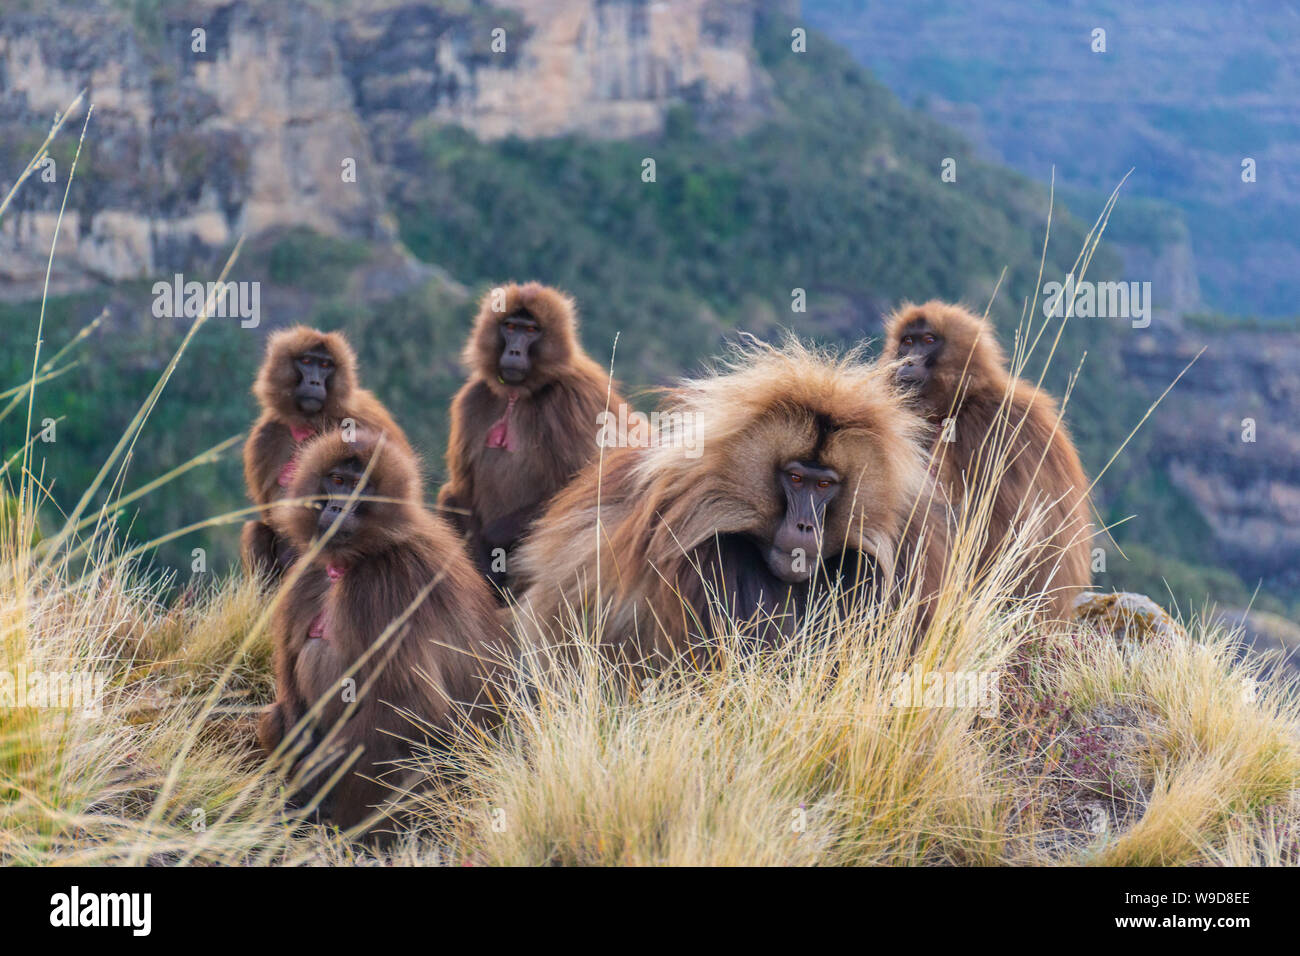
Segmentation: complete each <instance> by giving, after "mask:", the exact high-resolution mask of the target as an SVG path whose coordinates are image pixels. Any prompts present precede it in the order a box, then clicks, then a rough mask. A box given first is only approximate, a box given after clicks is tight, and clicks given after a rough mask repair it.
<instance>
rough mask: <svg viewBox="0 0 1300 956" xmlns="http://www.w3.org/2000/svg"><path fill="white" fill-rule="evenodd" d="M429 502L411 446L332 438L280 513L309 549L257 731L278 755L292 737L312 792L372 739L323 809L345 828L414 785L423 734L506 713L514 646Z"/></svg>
mask: <svg viewBox="0 0 1300 956" xmlns="http://www.w3.org/2000/svg"><path fill="white" fill-rule="evenodd" d="M308 498H314V499H315V502H316V503H315V505H314V506H311V505H306V504H303V503H301V502H302V501H303V500H305V499H308ZM422 498H423V495H422V492H421V485H420V481H419V477H418V475H417V473H416V466H415V461H414V459H413V458H412V457H411V454H410V453H409V452H408V451H407V450H406V449H405V448H404V447H403V446H402V445H400V444H398V443H396V442H393V443H391V444H390V443H388V442H387V440H383V441H381V440H380V437H379V436H378V435H376V434H375V433H373V432H367V431H361V432H358V434H357V436H356V440H355V441H354V442H348V441H347V440H346V438H345V436H344V435H343V433H342V432H341V431H334V432H330V433H327V434H325V435H322V436H320V437H318V438H316V439H314V440H313V441H312V442H311V443H310V444H308V446H307V447H306V448H305V449H304V450H303V453H302V458H301V461H300V463H299V466H298V469H297V474H296V475H295V476H294V480H293V482H292V484H291V486H290V488H289V497H288V498H286V500H284V501H281V502H279V503H278V504H277V505H276V506H275V508H274V510H273V514H272V520H273V521H274V522H275V524H276V527H277V529H278V530H279V531H281V532H282V533H283V534H284V535H285V536H286V537H287V538H288V540H289V542H290V543H291V544H292V545H293V547H294V548H295V549H296V550H297V551H298V552H299V553H300V554H301V555H302V557H301V558H299V563H298V564H297V565H295V567H294V569H293V571H292V572H291V573H290V575H289V583H288V584H287V586H286V587H285V588H284V589H283V590H282V592H281V594H280V596H279V604H278V606H277V608H276V611H275V615H274V621H273V631H272V633H273V637H274V641H275V682H276V699H275V703H274V704H273V705H271V707H270V708H269V709H268V710H267V711H266V712H265V713H264V714H263V716H262V719H261V724H260V727H259V737H260V741H261V744H262V746H263V748H264V749H265V750H266V751H267V752H268V753H272V752H274V751H275V750H276V748H278V747H280V746H281V744H282V743H283V744H284V748H283V753H285V754H287V755H288V762H289V767H290V770H291V774H290V778H291V781H293V782H294V784H295V786H296V787H297V789H298V794H297V799H299V800H302V801H306V800H308V799H310V798H311V797H312V795H313V794H315V793H317V792H318V791H319V788H320V787H321V786H322V784H323V783H325V781H327V780H328V779H329V778H330V777H331V775H332V774H333V773H334V772H335V770H336V769H337V768H338V767H339V761H341V760H347V759H350V758H351V756H352V755H353V752H354V751H355V750H357V748H360V757H359V759H357V760H356V762H355V763H354V764H353V765H352V766H351V769H350V770H349V771H348V772H347V773H345V774H344V775H343V776H342V778H341V779H339V780H338V782H337V783H335V784H334V785H333V787H332V789H330V791H329V792H328V793H327V794H326V795H325V797H324V800H323V802H322V803H321V804H320V812H321V814H322V815H323V816H324V817H325V819H327V820H329V821H331V822H334V823H336V824H338V825H339V826H341V827H345V828H350V827H355V826H357V825H358V824H360V823H362V822H363V821H365V820H366V819H367V818H368V817H370V816H371V815H372V814H374V813H375V812H376V808H378V807H382V806H385V805H386V804H387V802H388V800H389V798H390V797H391V795H392V792H393V790H392V788H394V787H396V788H399V789H409V788H410V787H412V786H413V785H414V784H415V783H416V782H417V781H414V780H412V779H411V777H412V774H411V772H410V771H405V772H403V771H402V770H399V769H398V768H395V767H394V766H393V761H396V760H400V759H402V758H409V757H411V756H412V753H413V750H414V746H413V742H414V743H416V744H428V745H429V746H436V745H438V744H439V742H440V735H441V734H442V733H444V732H446V731H450V730H451V729H453V727H455V726H456V725H458V724H460V723H461V722H464V721H469V722H473V723H475V724H479V725H483V724H487V723H489V722H491V721H493V720H494V719H495V713H496V711H495V709H494V706H495V705H494V700H493V691H494V686H493V682H494V680H495V679H496V677H497V676H498V675H500V674H501V673H502V668H503V661H504V660H505V658H504V656H503V655H505V654H506V653H507V645H508V643H509V642H508V639H507V636H506V634H505V632H504V631H503V630H502V629H501V627H500V626H499V625H498V624H497V622H496V613H497V605H496V602H495V601H494V600H493V597H492V595H491V593H490V592H489V589H488V585H487V583H486V582H485V581H484V580H483V579H482V577H481V576H480V575H479V574H478V572H477V571H476V570H475V569H474V567H473V566H472V565H471V564H470V562H469V560H468V558H467V557H466V555H465V551H464V547H463V545H462V543H461V541H460V539H459V538H457V536H456V535H455V533H454V532H453V531H452V530H451V529H450V528H449V527H448V526H447V525H446V524H445V523H444V522H443V521H442V519H441V518H438V517H436V516H435V515H433V514H431V513H430V512H428V511H427V510H426V509H425V508H424V506H423V505H422V504H421V501H422ZM313 551H314V553H313ZM300 725H301V726H300ZM296 727H297V728H298V729H297V731H296V733H295V728H296ZM289 735H292V738H291V739H289V740H287V741H286V739H285V738H286V736H289Z"/></svg>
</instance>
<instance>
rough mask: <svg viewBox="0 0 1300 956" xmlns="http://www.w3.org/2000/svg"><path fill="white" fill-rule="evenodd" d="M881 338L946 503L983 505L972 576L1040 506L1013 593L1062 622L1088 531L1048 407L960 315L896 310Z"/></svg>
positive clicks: (1082, 581) (1072, 461)
mask: <svg viewBox="0 0 1300 956" xmlns="http://www.w3.org/2000/svg"><path fill="white" fill-rule="evenodd" d="M885 334H886V338H885V348H884V354H883V357H882V359H881V362H882V365H888V366H889V367H892V368H893V370H894V375H895V378H896V381H897V382H898V384H899V385H900V386H901V387H903V388H905V389H908V390H909V391H910V392H911V393H912V395H913V396H914V400H915V402H916V404H917V407H918V410H919V411H920V412H921V413H922V414H923V415H924V416H925V417H926V419H927V420H928V421H929V422H930V425H931V428H932V435H931V440H932V441H933V442H934V458H933V462H934V467H935V468H936V470H937V473H938V475H939V477H940V478H941V479H942V482H943V484H944V485H945V486H946V488H947V492H948V498H949V500H950V501H952V502H953V503H954V505H957V506H960V504H961V502H962V501H963V500H965V501H966V502H967V503H968V510H969V504H974V503H978V502H979V501H980V500H981V498H984V500H985V501H986V503H987V505H986V508H987V514H988V534H987V538H986V543H985V546H984V549H983V554H982V555H981V556H980V558H979V565H978V567H977V569H976V570H977V571H979V570H981V569H985V568H987V567H988V566H989V562H990V561H991V560H993V559H994V557H995V556H996V555H997V554H998V553H999V550H1000V549H1001V548H1003V546H1004V545H1003V542H1004V540H1005V539H1006V538H1007V535H1008V532H1012V531H1013V530H1014V529H1015V528H1016V526H1017V525H1018V524H1020V523H1023V522H1025V521H1026V519H1029V518H1030V517H1031V515H1033V513H1034V512H1035V509H1036V508H1037V507H1046V508H1047V511H1046V513H1045V514H1044V515H1043V522H1042V524H1040V525H1037V528H1038V530H1037V531H1034V532H1032V534H1033V536H1034V537H1036V538H1038V539H1039V540H1040V541H1041V545H1040V546H1036V547H1032V548H1031V549H1030V551H1031V553H1030V554H1029V555H1028V556H1027V558H1026V563H1025V565H1024V566H1023V567H1024V577H1023V580H1022V587H1021V593H1022V594H1025V595H1036V594H1047V595H1049V598H1050V605H1049V606H1050V613H1051V614H1052V616H1053V617H1056V618H1066V617H1068V615H1069V611H1070V606H1071V603H1072V601H1073V599H1074V597H1075V595H1077V594H1078V593H1079V591H1080V590H1082V589H1083V588H1086V587H1088V586H1089V585H1090V584H1091V580H1092V578H1091V571H1090V557H1089V556H1090V548H1091V544H1090V542H1091V539H1092V525H1091V522H1090V520H1089V504H1088V480H1087V478H1086V477H1084V473H1083V467H1082V465H1080V463H1079V455H1078V452H1076V451H1075V448H1074V443H1073V442H1071V441H1070V435H1069V432H1068V431H1067V430H1066V427H1065V422H1064V421H1062V419H1061V415H1060V412H1059V411H1058V409H1057V406H1056V402H1055V401H1053V400H1052V398H1051V396H1049V395H1047V394H1045V393H1044V392H1042V391H1040V390H1039V389H1037V388H1035V387H1034V386H1033V385H1032V384H1030V383H1028V382H1025V381H1022V380H1020V379H1014V380H1013V379H1012V378H1011V377H1010V376H1009V374H1008V372H1007V361H1006V358H1005V356H1004V355H1003V353H1002V349H1001V348H999V347H998V343H997V339H996V337H995V332H994V330H993V328H992V326H991V325H990V324H989V323H988V322H986V321H985V320H984V319H982V318H979V317H977V316H975V315H972V314H971V313H970V312H968V311H967V310H966V309H964V308H962V307H961V306H957V305H950V304H947V303H944V302H937V301H935V302H927V303H925V304H924V305H910V304H908V305H904V306H903V307H902V308H901V309H900V310H899V311H898V312H896V313H895V314H894V315H893V316H891V317H890V318H889V319H888V320H887V323H886V327H885ZM991 482H996V487H995V488H990V487H989V484H990V483H991ZM989 495H991V496H992V497H991V498H989V497H987V496H989ZM988 506H991V507H988ZM979 510H980V511H981V512H984V511H985V508H980V509H979Z"/></svg>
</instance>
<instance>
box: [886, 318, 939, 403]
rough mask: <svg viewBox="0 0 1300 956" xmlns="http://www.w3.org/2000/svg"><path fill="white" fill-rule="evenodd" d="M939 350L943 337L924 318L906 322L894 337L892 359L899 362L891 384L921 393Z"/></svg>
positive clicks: (932, 369)
mask: <svg viewBox="0 0 1300 956" xmlns="http://www.w3.org/2000/svg"><path fill="white" fill-rule="evenodd" d="M943 348H944V340H943V336H942V335H940V334H939V332H938V330H937V329H935V328H934V327H933V326H932V325H930V323H929V322H928V321H926V319H925V318H924V317H920V318H917V319H914V320H913V321H911V322H909V323H907V325H906V326H904V327H903V329H902V333H901V334H900V335H899V337H898V347H897V349H896V352H895V356H894V357H895V358H896V359H898V360H899V362H898V365H897V366H896V368H895V369H894V380H895V382H897V383H898V384H899V385H901V386H903V387H904V388H907V389H910V390H912V391H915V392H924V391H925V388H926V386H927V385H929V384H930V379H931V377H932V376H933V375H934V367H935V365H936V364H937V363H938V361H939V356H940V355H942V354H943Z"/></svg>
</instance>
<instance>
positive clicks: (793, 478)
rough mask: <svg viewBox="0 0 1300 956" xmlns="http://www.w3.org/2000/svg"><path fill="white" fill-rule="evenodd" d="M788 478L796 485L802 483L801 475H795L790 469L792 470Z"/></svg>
mask: <svg viewBox="0 0 1300 956" xmlns="http://www.w3.org/2000/svg"><path fill="white" fill-rule="evenodd" d="M790 480H791V481H792V482H794V483H795V484H796V485H798V484H802V483H803V475H796V474H795V473H794V472H793V471H792V472H790Z"/></svg>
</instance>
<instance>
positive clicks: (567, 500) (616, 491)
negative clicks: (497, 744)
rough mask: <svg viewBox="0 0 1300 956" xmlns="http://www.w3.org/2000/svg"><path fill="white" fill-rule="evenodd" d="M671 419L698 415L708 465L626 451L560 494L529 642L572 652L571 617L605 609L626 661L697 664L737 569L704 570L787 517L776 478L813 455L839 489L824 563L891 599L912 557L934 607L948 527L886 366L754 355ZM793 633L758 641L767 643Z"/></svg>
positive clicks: (676, 403)
mask: <svg viewBox="0 0 1300 956" xmlns="http://www.w3.org/2000/svg"><path fill="white" fill-rule="evenodd" d="M666 411H667V412H668V413H674V412H677V413H690V414H692V415H694V416H695V419H694V421H696V422H697V423H698V427H699V430H700V431H699V438H700V450H701V453H700V455H699V456H698V457H696V458H691V457H688V456H687V455H685V454H683V450H682V449H681V448H676V447H671V446H670V445H661V446H660V447H649V448H645V447H638V448H618V449H615V450H613V451H610V452H607V453H606V455H605V457H604V459H603V461H599V462H593V463H592V464H591V465H590V466H588V468H587V469H586V470H584V471H583V472H582V474H581V475H579V477H578V478H576V479H575V480H574V482H573V483H572V484H570V485H569V486H568V487H567V488H565V489H564V490H563V491H561V492H560V494H559V495H558V496H557V497H556V499H555V500H554V502H553V503H552V504H551V506H550V507H549V508H548V509H547V511H546V512H545V514H544V515H543V517H542V518H541V520H540V521H538V523H537V525H536V526H535V528H534V531H533V533H532V534H531V535H530V536H529V537H528V538H527V539H526V540H525V542H524V544H523V545H522V546H521V548H520V550H519V557H518V559H517V560H518V563H519V564H520V566H521V569H522V573H523V574H524V575H525V577H526V578H527V579H528V580H529V581H530V582H531V584H530V586H529V587H528V589H527V590H526V591H525V592H524V593H523V595H522V597H521V599H520V602H519V604H520V607H519V609H518V611H517V614H516V617H517V620H518V622H519V623H518V629H519V633H520V637H521V640H522V641H524V642H527V643H538V642H543V643H552V644H556V643H564V642H566V640H568V638H566V637H565V635H564V626H565V623H566V622H567V621H570V620H572V615H573V614H575V613H576V614H578V615H581V614H583V613H586V614H589V615H590V614H592V613H593V612H594V611H595V609H596V608H597V607H602V606H604V605H608V607H609V610H608V617H607V619H606V620H605V624H604V628H603V630H602V632H601V634H600V638H601V641H602V643H603V644H604V645H605V646H606V648H607V650H609V651H611V652H613V656H614V657H616V658H621V659H624V660H629V661H632V662H638V661H641V660H645V659H648V658H656V657H657V658H669V657H672V656H675V655H677V654H680V653H682V652H683V651H685V650H687V649H688V648H689V649H690V650H691V652H692V654H695V652H696V650H697V649H699V648H701V646H702V644H707V642H708V639H709V635H708V631H709V630H710V628H709V626H708V625H707V624H706V623H704V622H709V621H710V620H711V619H713V618H715V617H716V616H717V615H716V612H717V611H718V609H719V608H718V599H719V598H721V599H722V600H723V601H727V600H728V599H727V596H726V595H724V594H722V592H721V590H720V587H721V586H726V585H728V583H729V581H728V575H727V573H723V574H722V575H721V577H719V575H718V574H717V573H715V571H714V570H713V569H712V568H709V567H708V566H707V565H709V564H710V563H711V562H712V563H714V565H715V567H716V563H717V562H718V560H719V555H720V554H726V553H729V552H726V551H723V550H722V547H723V546H722V544H721V542H722V541H723V540H724V539H726V540H734V539H732V538H731V537H730V536H737V535H738V536H745V535H749V534H756V533H761V531H762V529H766V528H769V527H770V526H771V525H772V524H773V523H774V522H776V521H779V520H780V517H781V512H782V511H783V510H784V508H785V505H784V503H783V501H782V500H781V497H780V492H779V486H778V471H779V469H781V467H782V463H783V462H785V461H788V460H793V459H803V458H809V457H812V456H815V457H816V459H817V460H820V461H821V462H823V463H824V464H826V465H828V466H830V467H832V468H834V469H835V470H836V471H837V472H838V473H839V475H840V476H841V478H842V490H841V491H840V493H839V495H838V497H837V498H836V499H835V500H834V501H832V502H831V504H830V506H829V507H828V510H827V512H826V516H825V522H824V542H825V543H824V545H823V553H822V561H823V564H824V565H825V566H826V567H833V566H836V563H837V562H838V561H839V560H840V559H841V558H843V557H845V556H846V555H850V554H860V555H863V556H865V557H866V559H867V561H866V562H864V563H865V564H868V565H870V567H871V573H872V574H874V575H878V577H877V578H876V581H877V583H881V582H883V583H884V584H885V585H886V587H889V586H892V582H893V581H894V579H895V578H897V577H902V576H904V575H905V573H906V569H907V568H908V567H909V566H910V565H911V562H912V561H913V560H915V561H916V562H917V563H918V564H917V566H918V570H919V573H920V574H921V575H922V577H923V578H924V580H923V581H922V582H921V583H920V585H919V590H920V591H922V592H925V594H926V597H927V598H928V597H930V596H932V594H933V590H934V588H935V587H937V585H938V581H939V577H940V574H941V572H942V567H943V546H942V544H936V542H938V541H939V535H940V534H941V531H942V529H941V528H936V527H926V526H927V524H932V523H933V522H932V518H933V515H934V513H935V511H939V510H941V509H939V508H938V507H937V506H936V502H935V501H934V499H933V497H932V493H933V491H934V486H933V483H932V482H931V481H930V479H929V476H928V475H927V473H926V469H925V460H924V450H923V447H922V445H921V443H920V438H921V434H922V432H923V428H924V425H923V423H922V422H921V421H920V420H919V419H918V418H917V417H916V416H915V415H914V414H912V413H911V412H909V410H908V409H907V408H906V406H905V405H904V404H903V403H902V401H901V399H900V397H899V396H898V395H897V394H896V393H895V392H894V390H893V389H892V388H891V387H890V386H888V384H887V382H886V381H885V379H884V378H883V377H882V376H880V375H879V374H877V373H876V372H875V371H874V370H871V369H867V368H864V367H862V366H861V365H859V364H858V363H857V362H856V358H855V357H853V356H850V357H849V358H844V359H837V358H834V357H832V356H828V355H825V354H821V353H817V352H813V351H810V350H808V349H805V348H804V347H803V346H801V345H799V344H798V343H797V342H793V341H792V342H789V343H787V344H786V345H785V346H784V347H783V348H781V349H777V348H773V347H770V346H766V345H761V344H752V345H750V346H748V347H746V348H743V349H738V350H737V354H736V356H735V358H734V360H733V361H732V362H731V363H729V364H728V365H726V366H725V367H724V368H723V369H722V370H721V371H720V372H719V373H716V374H713V375H711V376H709V377H705V378H701V379H697V380H694V381H688V382H686V383H684V384H683V385H681V386H680V387H679V388H677V389H675V390H673V391H672V392H670V393H669V398H668V401H667V404H666ZM914 506H915V507H914ZM598 517H599V523H600V528H599V537H600V547H599V558H598V554H597V550H598V549H597V536H598V533H597V518H598ZM940 523H942V522H940ZM922 530H924V535H922V533H921V532H922ZM922 542H924V545H925V550H924V552H923V553H921V554H919V555H918V554H917V553H916V552H917V549H918V544H919V543H922ZM723 560H724V561H725V560H726V559H723ZM841 566H845V567H846V570H848V571H849V573H850V574H853V573H854V569H850V568H847V566H846V565H841ZM598 568H599V575H600V586H599V589H597V586H596V582H597V570H598ZM729 570H730V569H724V571H729ZM823 580H825V579H824V578H823ZM859 582H860V579H859ZM840 583H841V584H844V583H845V582H844V580H843V579H841V581H840ZM850 587H852V582H851V583H850ZM852 593H854V594H859V595H860V594H862V593H864V592H863V590H857V591H853V592H852ZM876 593H879V592H876ZM734 610H735V609H734V607H732V606H730V605H729V606H728V608H727V611H728V612H729V613H731V612H734ZM741 617H742V618H743V615H741ZM768 620H769V622H770V620H771V619H770V618H769V619H768ZM756 623H759V624H761V622H760V621H758V620H757V619H756ZM792 624H793V625H797V621H791V620H788V619H787V620H786V621H784V622H782V623H781V626H779V627H778V628H777V629H776V630H775V631H774V630H773V629H772V628H771V627H770V626H768V627H759V628H758V632H759V633H760V634H761V635H762V636H763V637H765V638H767V639H768V642H769V643H770V641H771V639H772V638H773V637H774V636H778V634H779V636H781V637H786V636H789V633H790V630H791V625H792ZM922 626H924V621H923V622H922ZM705 650H706V651H707V648H705ZM704 656H706V657H707V653H706V654H705V655H704Z"/></svg>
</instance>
